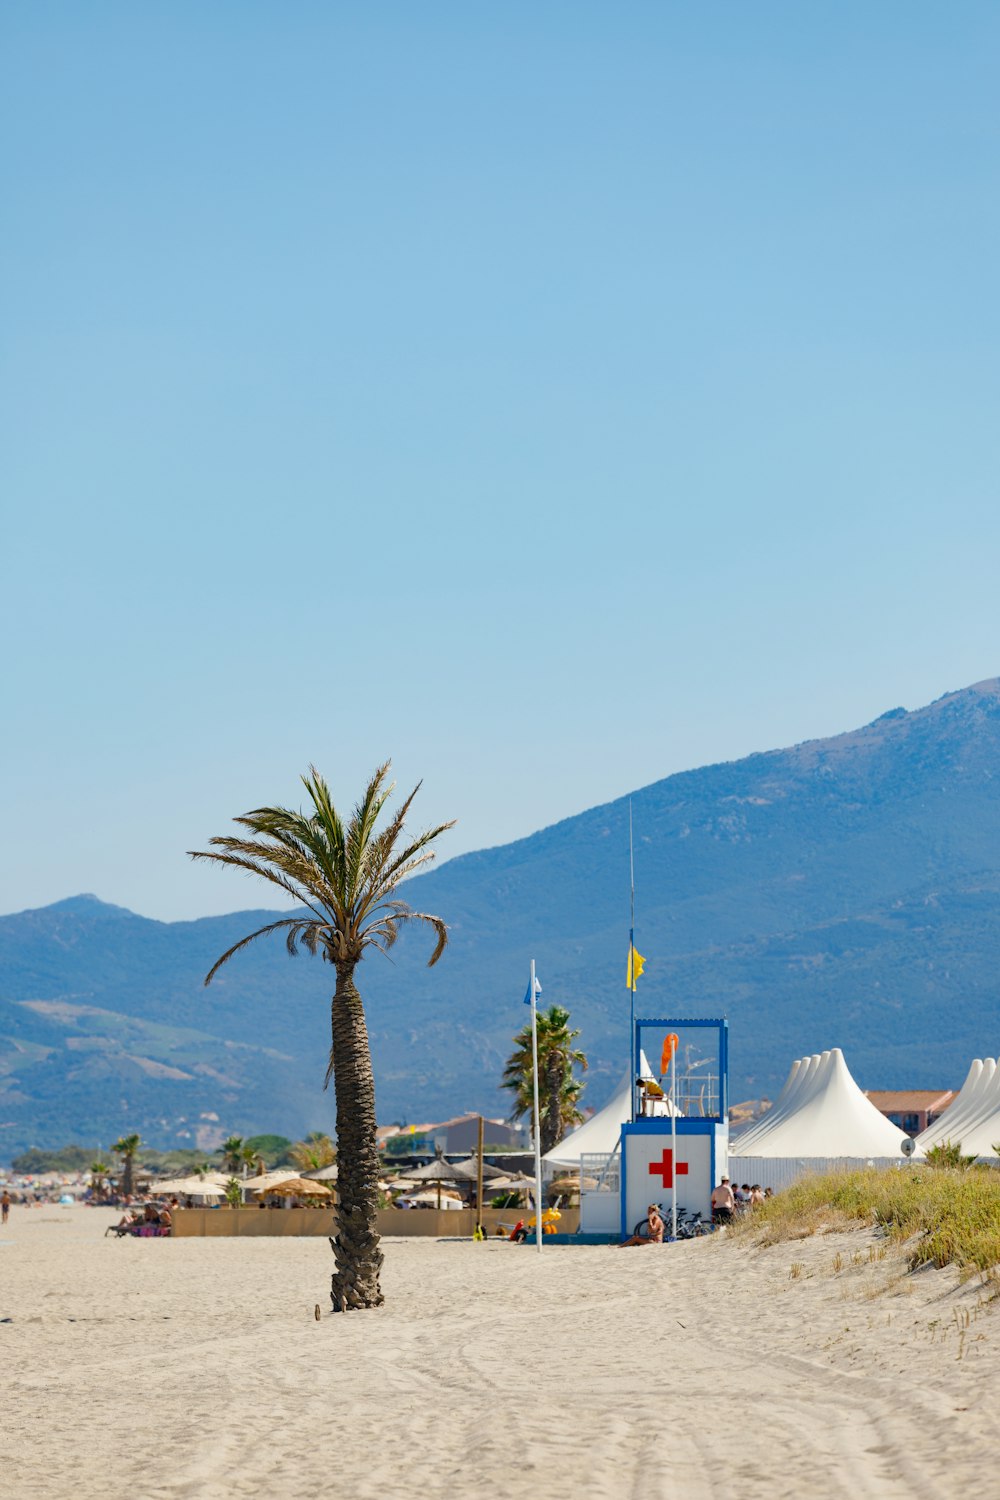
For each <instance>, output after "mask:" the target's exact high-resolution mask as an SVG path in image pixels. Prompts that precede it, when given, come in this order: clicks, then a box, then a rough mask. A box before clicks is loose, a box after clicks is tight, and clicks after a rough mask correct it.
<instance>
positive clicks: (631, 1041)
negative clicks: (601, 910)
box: [628, 797, 639, 1125]
mask: <svg viewBox="0 0 1000 1500" xmlns="http://www.w3.org/2000/svg"><path fill="white" fill-rule="evenodd" d="M628 875H629V897H630V905H629V927H628V988H629V1031H628V1055H629V1058H630V1060H631V1076H630V1078H629V1085H630V1087H629V1095H628V1096H629V1116H628V1117H629V1120H630V1122H631V1123H632V1124H633V1125H634V1124H635V1088H636V1084H635V1080H636V1075H637V1073H638V1071H639V1063H638V1059H637V1058H636V1055H635V860H634V858H633V854H632V798H631V797H630V798H629V799H628Z"/></svg>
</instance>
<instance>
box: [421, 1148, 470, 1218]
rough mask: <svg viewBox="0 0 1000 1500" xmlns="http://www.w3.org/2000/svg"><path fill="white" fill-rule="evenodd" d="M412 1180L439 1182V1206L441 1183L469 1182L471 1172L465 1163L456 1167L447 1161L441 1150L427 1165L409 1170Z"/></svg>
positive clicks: (439, 1201)
mask: <svg viewBox="0 0 1000 1500" xmlns="http://www.w3.org/2000/svg"><path fill="white" fill-rule="evenodd" d="M406 1175H407V1177H408V1178H409V1180H410V1182H433V1183H436V1184H437V1201H438V1208H440V1207H441V1184H442V1182H468V1181H469V1180H470V1179H469V1174H468V1172H467V1171H466V1170H465V1163H464V1162H463V1163H462V1164H461V1166H460V1167H456V1166H455V1165H454V1164H453V1163H452V1162H450V1161H445V1159H444V1156H443V1155H442V1153H441V1152H440V1151H439V1152H438V1154H437V1156H435V1158H434V1160H433V1161H429V1162H428V1163H427V1165H426V1167H417V1168H415V1169H414V1170H413V1171H410V1172H407V1174H406Z"/></svg>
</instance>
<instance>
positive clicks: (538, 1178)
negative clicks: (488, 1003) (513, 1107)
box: [529, 959, 542, 1253]
mask: <svg viewBox="0 0 1000 1500" xmlns="http://www.w3.org/2000/svg"><path fill="white" fill-rule="evenodd" d="M529 988H530V990H531V1071H532V1075H533V1077H534V1083H535V1239H536V1241H537V1243H538V1249H539V1253H541V1249H542V1127H541V1121H540V1119H539V1113H538V1013H537V1011H536V1009H535V960H534V959H532V960H531V983H530V986H529Z"/></svg>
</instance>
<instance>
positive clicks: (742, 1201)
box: [712, 1176, 774, 1224]
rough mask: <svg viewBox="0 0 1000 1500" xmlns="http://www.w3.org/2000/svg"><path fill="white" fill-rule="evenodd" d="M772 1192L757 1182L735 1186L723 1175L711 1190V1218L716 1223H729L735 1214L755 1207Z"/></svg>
mask: <svg viewBox="0 0 1000 1500" xmlns="http://www.w3.org/2000/svg"><path fill="white" fill-rule="evenodd" d="M773 1197H774V1192H773V1190H772V1189H771V1188H762V1187H761V1185H760V1183H759V1182H755V1183H754V1184H753V1186H751V1185H750V1183H748V1182H744V1183H743V1185H742V1186H740V1184H739V1183H737V1184H736V1185H735V1187H734V1186H733V1185H732V1184H731V1183H730V1181H729V1178H728V1177H726V1176H723V1178H722V1181H721V1182H720V1183H719V1186H718V1187H717V1188H715V1189H714V1190H713V1192H712V1219H713V1221H714V1222H715V1223H716V1224H731V1223H732V1222H733V1219H734V1218H735V1216H736V1215H737V1214H742V1213H746V1212H747V1210H748V1209H751V1208H756V1207H757V1206H758V1204H760V1203H763V1202H764V1201H765V1200H766V1199H768V1198H773Z"/></svg>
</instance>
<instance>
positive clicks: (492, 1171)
mask: <svg viewBox="0 0 1000 1500" xmlns="http://www.w3.org/2000/svg"><path fill="white" fill-rule="evenodd" d="M451 1170H452V1171H453V1172H454V1174H455V1181H456V1182H476V1181H478V1174H479V1163H478V1162H477V1161H476V1158H475V1157H474V1156H470V1157H469V1159H468V1161H453V1162H452V1163H451ZM503 1176H504V1173H503V1172H502V1171H501V1170H500V1168H499V1167H491V1166H490V1164H489V1162H486V1161H484V1162H483V1181H484V1182H499V1180H500V1179H501V1178H502V1177H503Z"/></svg>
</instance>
